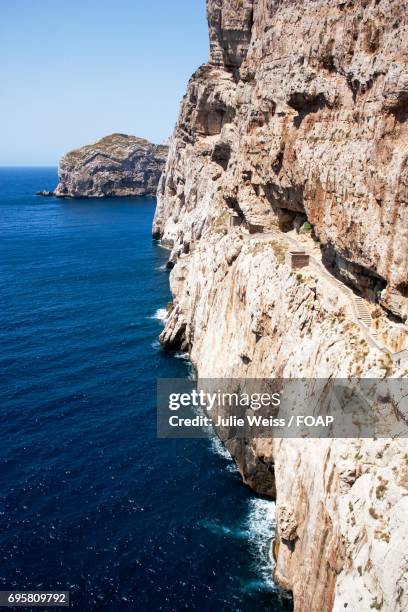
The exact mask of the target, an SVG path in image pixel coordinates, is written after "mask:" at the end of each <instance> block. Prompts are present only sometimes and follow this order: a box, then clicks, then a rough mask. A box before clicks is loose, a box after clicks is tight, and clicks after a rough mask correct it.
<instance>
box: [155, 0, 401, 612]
mask: <svg viewBox="0 0 408 612" xmlns="http://www.w3.org/2000/svg"><path fill="white" fill-rule="evenodd" d="M207 7H208V21H209V32H210V43H211V57H210V61H209V63H208V64H206V65H204V66H202V67H201V68H199V70H198V71H197V72H196V73H195V74H194V75H193V77H192V79H191V80H190V82H189V84H188V89H187V93H186V96H185V97H184V99H183V102H182V107H181V111H180V117H179V121H178V124H177V127H176V130H175V133H174V136H173V139H172V142H171V145H170V152H169V157H168V161H167V164H166V168H165V171H164V174H163V176H162V178H161V181H160V185H159V189H158V206H157V211H156V217H155V221H154V228H153V235H154V236H155V237H156V238H160V239H162V241H163V243H164V244H166V245H168V246H170V247H171V249H172V250H171V254H170V265H171V266H173V270H172V272H171V276H170V279H171V289H172V292H173V295H174V304H173V308H172V311H171V312H170V315H169V319H168V321H167V324H166V328H165V330H164V332H163V334H162V337H161V340H162V342H163V343H164V344H165V345H166V346H169V347H174V348H179V347H182V348H184V349H186V350H189V352H190V355H191V359H192V361H193V363H194V365H195V366H196V368H197V371H198V374H199V376H200V377H258V378H259V377H276V376H279V377H311V378H313V377H316V378H327V377H384V376H390V375H391V376H407V375H408V370H407V365H406V361H405V362H404V361H403V360H401V359H394V358H393V357H392V356H390V354H389V353H388V352H386V351H384V350H381V348H380V347H379V346H377V345H376V344H375V343H372V342H370V341H367V335H366V333H365V332H364V329H363V327H362V326H360V325H358V323H357V321H356V319H355V316H354V315H353V308H352V303H351V301H350V299H349V298H348V297H347V294H346V293H345V292H344V291H343V290H341V288H340V289H339V284H338V282H337V280H336V278H337V279H341V280H342V281H344V283H345V284H347V285H349V286H351V287H353V288H354V289H355V290H356V291H357V292H358V293H359V294H360V295H361V296H363V298H364V302H365V304H366V307H367V309H368V310H369V311H370V312H372V313H374V311H375V312H376V313H377V314H376V316H377V317H378V318H379V320H380V321H381V325H380V326H383V328H384V329H385V328H387V329H388V330H389V333H390V334H391V335H392V334H404V333H406V324H404V322H405V321H406V318H407V315H408V247H407V245H408V242H407V238H408V206H407V195H408V174H407V172H408V171H407V158H408V146H407V145H408V128H407V116H408V64H407V62H408V37H407V28H408V26H407V20H406V19H407V18H406V11H405V7H404V6H403V3H401V2H399V1H395V0H372V1H370V0H356V1H354V2H353V1H346V2H337V1H335V0H304V1H302V2H298V1H296V0H208V3H207ZM231 214H232V215H233V216H234V217H235V221H234V223H231ZM305 222H307V223H306V225H305ZM310 226H311V228H312V229H311V231H308V232H306V233H305V234H303V233H302V231H303V230H302V231H301V233H299V228H305V227H306V228H309V230H310ZM290 239H292V240H297V241H301V242H302V244H304V246H305V248H307V249H309V250H311V251H312V252H313V253H315V255H316V258H317V259H319V261H320V262H321V264H322V266H323V267H324V268H325V270H327V271H328V272H327V274H322V273H321V271H320V270H319V268H318V267H310V266H309V267H308V268H307V269H306V270H304V271H302V273H301V274H295V273H293V272H292V271H291V270H290V268H289V267H288V266H287V265H286V263H285V253H286V251H287V250H288V249H289V248H290V244H289V242H288V241H289V240H290ZM226 444H227V445H228V446H229V448H230V450H231V452H232V454H233V455H234V458H235V460H236V462H237V465H238V467H239V469H240V471H241V474H242V476H243V478H244V480H245V481H246V482H247V483H248V484H249V485H250V486H252V487H253V488H254V489H255V490H257V491H259V492H262V493H265V494H269V495H275V489H276V495H277V546H276V549H277V553H278V554H277V564H276V569H275V578H276V580H277V582H278V583H279V584H280V585H281V586H282V587H283V588H285V589H287V590H289V591H291V592H292V593H293V596H294V603H295V609H296V610H297V611H299V612H300V611H302V612H303V611H304V610H310V611H317V610H319V611H321V610H323V611H329V610H336V611H338V610H344V609H347V610H351V611H353V612H360V611H365V610H367V611H369V610H370V609H381V610H383V611H387V612H388V611H389V612H391V611H394V610H396V611H401V612H402V611H403V610H406V609H408V579H407V575H408V574H407V569H408V561H407V557H406V543H407V541H408V525H407V522H406V520H405V516H406V512H407V509H408V508H407V503H408V502H407V500H408V496H407V494H408V470H407V465H408V444H407V442H406V441H404V440H400V441H396V440H394V441H390V440H376V441H374V440H371V441H370V440H334V441H329V440H325V441H324V440H307V441H305V440H303V441H302V440H274V441H268V440H257V441H253V442H251V443H249V444H247V445H245V446H244V447H243V446H242V445H236V444H234V442H233V441H231V440H228V441H226Z"/></svg>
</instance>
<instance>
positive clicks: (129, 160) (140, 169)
mask: <svg viewBox="0 0 408 612" xmlns="http://www.w3.org/2000/svg"><path fill="white" fill-rule="evenodd" d="M167 152H168V147H166V146H164V145H153V144H151V143H150V142H148V141H147V140H144V139H143V138H137V137H136V136H127V135H125V134H111V135H110V136H105V138H102V139H101V140H98V141H97V142H95V143H94V144H90V145H86V146H84V147H81V148H80V149H76V150H74V151H70V152H69V153H67V154H66V155H64V157H63V158H62V159H61V161H60V165H59V183H58V186H57V188H56V189H55V191H54V195H55V196H57V197H71V198H100V197H104V196H142V195H143V196H154V195H156V190H157V185H158V182H159V179H160V175H161V173H162V171H163V168H164V164H165V162H166V157H167Z"/></svg>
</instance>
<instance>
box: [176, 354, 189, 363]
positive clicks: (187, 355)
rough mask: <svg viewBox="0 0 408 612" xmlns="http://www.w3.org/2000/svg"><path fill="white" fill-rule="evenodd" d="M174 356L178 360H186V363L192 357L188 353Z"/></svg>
mask: <svg viewBox="0 0 408 612" xmlns="http://www.w3.org/2000/svg"><path fill="white" fill-rule="evenodd" d="M174 356H175V358H176V359H184V361H188V360H189V357H190V356H189V354H188V353H174Z"/></svg>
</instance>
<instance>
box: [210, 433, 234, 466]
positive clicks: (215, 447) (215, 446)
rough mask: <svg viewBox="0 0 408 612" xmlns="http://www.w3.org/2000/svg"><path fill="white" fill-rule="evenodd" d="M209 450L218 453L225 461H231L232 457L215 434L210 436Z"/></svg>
mask: <svg viewBox="0 0 408 612" xmlns="http://www.w3.org/2000/svg"><path fill="white" fill-rule="evenodd" d="M211 450H212V452H213V453H214V454H215V455H219V456H220V457H222V458H223V459H227V461H231V462H232V457H231V455H230V453H229V452H228V450H227V449H226V448H225V446H224V445H223V443H222V442H221V440H220V439H219V438H218V437H217V436H216V435H213V437H212V438H211Z"/></svg>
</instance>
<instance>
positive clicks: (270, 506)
mask: <svg viewBox="0 0 408 612" xmlns="http://www.w3.org/2000/svg"><path fill="white" fill-rule="evenodd" d="M275 507H276V506H275V502H273V501H271V500H269V499H261V498H252V499H250V500H249V512H248V518H247V527H248V540H249V543H250V547H251V553H252V556H253V559H254V561H255V563H256V565H257V569H258V572H259V574H260V576H261V578H262V582H263V586H264V588H267V589H268V590H269V589H272V590H276V586H275V584H274V582H273V580H272V573H273V569H274V567H275V561H274V558H273V553H272V544H273V538H274V536H275ZM250 586H251V585H248V587H249V588H250Z"/></svg>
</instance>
